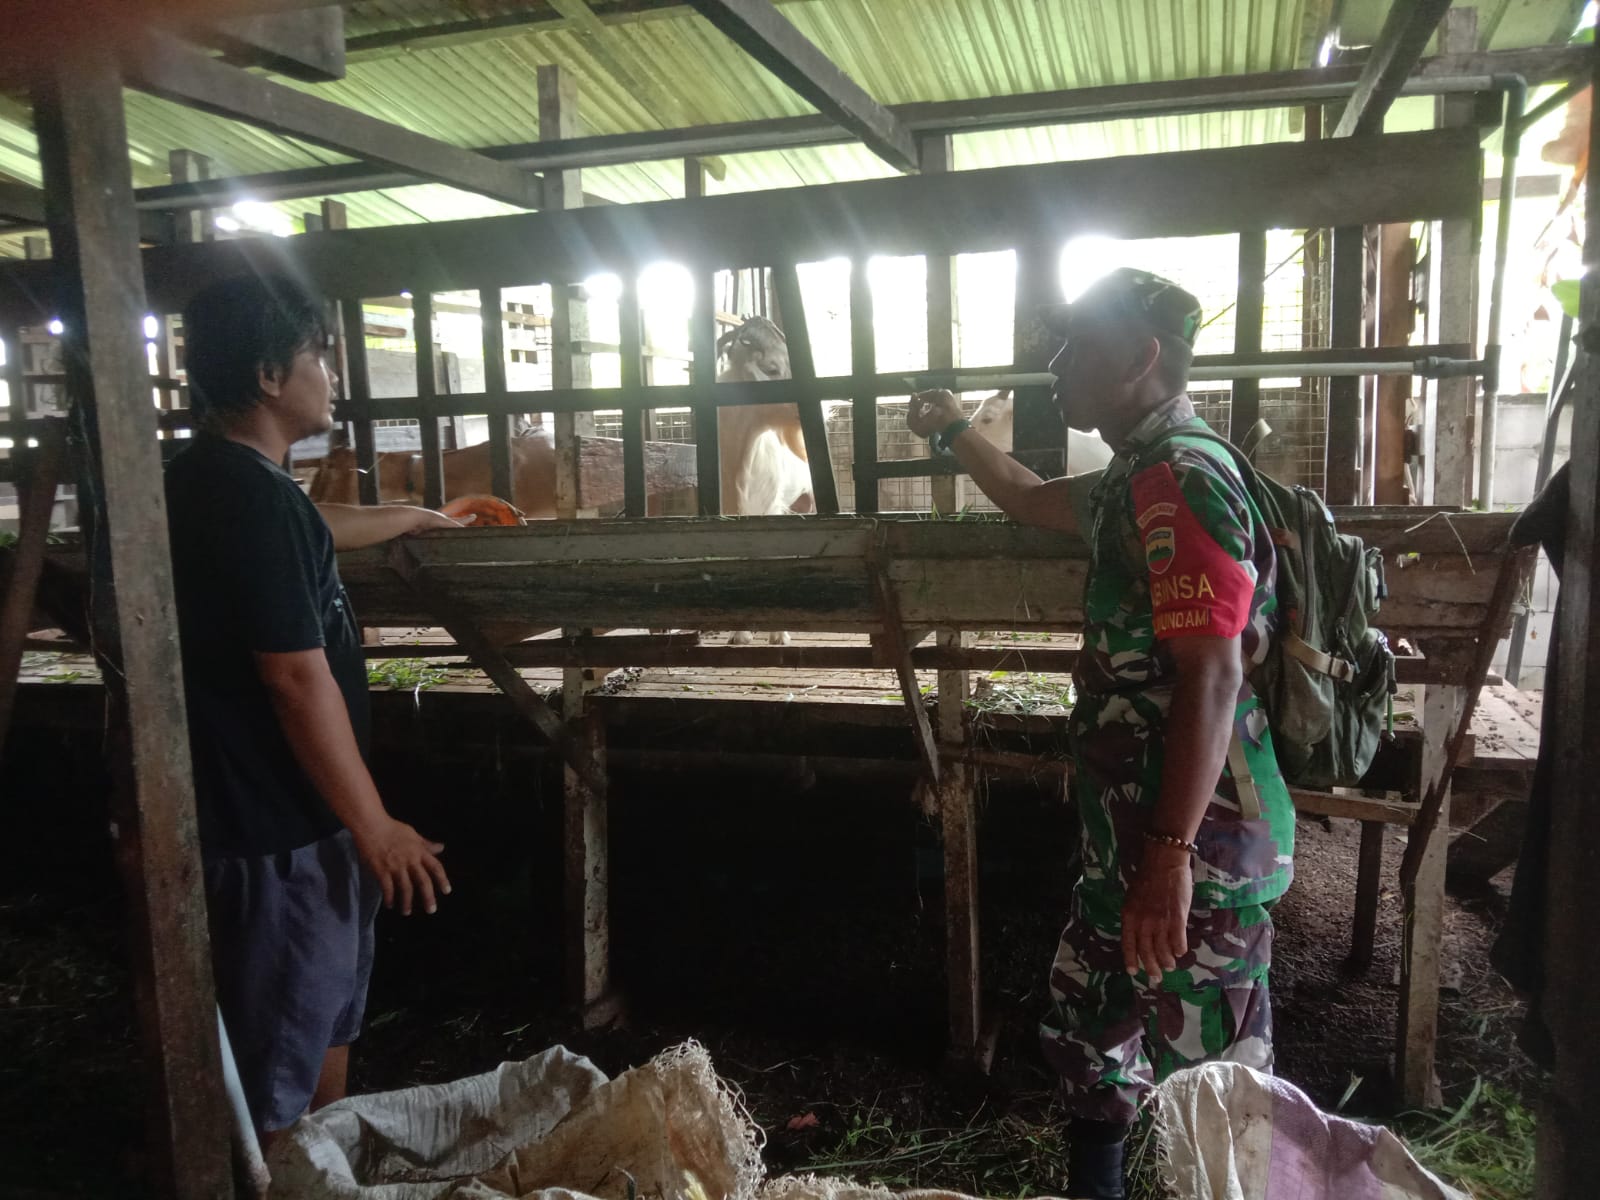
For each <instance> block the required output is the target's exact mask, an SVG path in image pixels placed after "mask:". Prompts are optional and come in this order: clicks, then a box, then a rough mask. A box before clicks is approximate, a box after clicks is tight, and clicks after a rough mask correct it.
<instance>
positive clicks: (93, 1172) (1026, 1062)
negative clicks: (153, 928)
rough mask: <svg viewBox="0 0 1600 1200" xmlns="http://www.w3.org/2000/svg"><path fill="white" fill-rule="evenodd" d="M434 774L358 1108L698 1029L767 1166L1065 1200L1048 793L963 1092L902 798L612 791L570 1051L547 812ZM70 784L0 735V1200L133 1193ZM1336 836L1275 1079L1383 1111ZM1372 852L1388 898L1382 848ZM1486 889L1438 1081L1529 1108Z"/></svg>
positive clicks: (1386, 1107)
mask: <svg viewBox="0 0 1600 1200" xmlns="http://www.w3.org/2000/svg"><path fill="white" fill-rule="evenodd" d="M430 761H432V760H431V759H429V758H428V756H426V755H425V754H423V755H419V761H415V762H410V763H402V762H389V763H388V764H386V767H385V769H384V770H383V771H382V772H381V777H382V778H381V780H380V782H381V783H382V785H383V786H384V788H385V791H386V794H387V795H388V796H389V798H390V800H391V803H392V804H394V805H395V806H396V807H398V808H399V809H400V810H401V811H402V812H403V813H404V814H405V815H406V816H407V817H408V818H409V819H413V820H414V821H415V822H416V823H417V824H418V825H419V826H420V827H421V828H423V829H425V830H426V831H428V832H429V833H431V834H433V835H434V836H437V837H439V838H441V839H442V840H443V841H444V842H445V843H446V844H447V847H448V848H447V851H446V861H447V862H448V863H449V864H450V869H451V872H452V877H453V882H454V884H455V890H454V894H453V895H452V896H451V897H450V898H449V899H448V901H447V902H446V904H445V905H444V906H443V907H442V909H441V911H440V912H439V913H438V914H437V915H436V916H434V917H413V918H411V919H409V920H402V919H399V918H396V917H392V916H389V915H385V916H384V917H382V918H381V919H380V956H379V960H378V968H377V972H376V975H375V978H374V981H373V987H372V993H371V998H370V1004H369V1010H368V1028H367V1033H366V1035H365V1036H364V1037H363V1039H362V1040H361V1042H360V1043H359V1045H358V1047H357V1049H356V1052H355V1057H354V1067H353V1069H354V1084H355V1086H356V1087H357V1088H359V1089H363V1090H372V1089H383V1088H392V1087H401V1086H405V1085H409V1084H415V1083H424V1082H434V1081H439V1080H445V1079H451V1078H455V1077H458V1076H461V1075H465V1074H469V1073H473V1072H477V1071H481V1070H484V1069H487V1068H489V1067H492V1066H494V1065H495V1064H496V1063H498V1062H501V1061H503V1060H507V1059H517V1058H520V1057H524V1056H526V1055H528V1054H531V1053H533V1052H535V1051H537V1050H540V1049H543V1048H544V1047H546V1046H548V1045H551V1044H553V1043H558V1042H559V1043H564V1044H566V1045H567V1046H569V1047H571V1048H573V1049H575V1050H578V1051H580V1052H582V1053H584V1054H587V1055H589V1056H590V1057H591V1058H593V1059H594V1061H595V1062H596V1063H597V1064H598V1065H599V1066H600V1067H601V1068H602V1069H604V1070H606V1071H607V1072H618V1071H621V1070H623V1069H625V1068H627V1067H629V1066H631V1065H634V1064H637V1063H639V1062H641V1061H643V1060H645V1059H647V1058H648V1057H649V1056H650V1055H652V1054H654V1053H655V1052H657V1051H658V1050H660V1049H662V1048H664V1047H666V1046H669V1045H671V1044H673V1043H675V1042H678V1041H680V1040H682V1039H684V1038H689V1037H693V1038H696V1039H698V1040H700V1041H701V1042H703V1043H704V1044H705V1045H706V1046H707V1047H708V1048H709V1049H710V1051H711V1054H712V1056H713V1059H714V1060H715V1062H716V1063H717V1065H718V1067H719V1068H720V1070H721V1071H722V1073H723V1074H724V1075H725V1076H726V1077H727V1078H728V1079H729V1080H730V1081H732V1082H733V1083H735V1084H737V1085H738V1086H739V1087H740V1088H741V1089H742V1090H743V1092H744V1096H745V1099H746V1102H747V1104H748V1105H749V1108H750V1111H751V1113H752V1114H753V1115H754V1117H755V1119H756V1120H757V1121H758V1122H759V1123H760V1124H761V1125H762V1127H763V1128H764V1129H765V1130H766V1131H767V1135H768V1144H767V1151H766V1159H767V1163H768V1166H769V1169H770V1170H772V1171H774V1172H778V1171H784V1170H798V1169H805V1170H815V1171H825V1172H829V1173H838V1174H846V1175H853V1176H856V1177H858V1178H860V1179H862V1180H882V1181H885V1182H889V1183H891V1184H894V1185H899V1186H905V1185H922V1186H929V1185H938V1186H941V1187H948V1188H954V1189H960V1190H964V1191H968V1192H972V1193H975V1194H979V1195H992V1196H1020V1195H1027V1194H1035V1193H1041V1192H1045V1193H1052V1192H1054V1193H1059V1190H1060V1187H1061V1184H1062V1181H1063V1163H1062V1146H1061V1136H1060V1135H1061V1116H1060V1112H1059V1109H1058V1107H1057V1106H1056V1104H1055V1102H1054V1101H1053V1099H1052V1096H1051V1091H1050V1080H1049V1078H1048V1076H1047V1074H1046V1072H1045V1070H1044V1067H1043V1064H1042V1062H1041V1059H1040V1057H1039V1054H1038V1051H1037V1049H1036V1046H1035V1042H1034V1033H1033V1030H1034V1025H1035V1022H1036V1021H1037V1019H1038V1017H1039V1015H1040V1013H1041V1012H1042V1010H1043V1005H1044V999H1045V971H1046V968H1047V966H1048V964H1049V961H1050V958H1051V955H1052V953H1053V950H1054V945H1055V939H1056V935H1057V933H1058V932H1059V924H1060V920H1061V916H1062V914H1063V912H1064V911H1065V906H1066V900H1067V895H1068V891H1069V888H1070V884H1071V873H1070V872H1071V867H1070V861H1071V844H1072V840H1071V821H1072V814H1071V811H1070V809H1069V808H1068V807H1067V806H1066V805H1065V804H1064V803H1063V802H1062V801H1061V799H1060V798H1059V797H1058V796H1055V797H1052V796H1049V795H1045V794H1041V793H1039V792H1035V791H1032V790H1028V789H1022V788H999V787H997V788H995V789H994V790H993V791H992V793H991V794H990V795H989V796H988V798H987V799H986V801H985V803H984V807H983V812H982V823H981V839H982V840H981V846H982V889H983V894H982V903H983V918H984V924H983V946H984V956H985V964H984V965H985V971H986V981H987V984H988V988H989V992H990V1003H991V1006H992V1012H993V1013H994V1014H995V1016H996V1017H997V1019H998V1020H999V1022H1000V1027H999V1028H1000V1032H999V1042H998V1053H997V1056H996V1061H995V1067H994V1071H993V1073H992V1075H991V1076H990V1077H988V1078H975V1077H973V1076H971V1075H968V1074H964V1073H961V1072H952V1071H948V1070H945V1069H943V1068H942V1063H941V1059H942V1043H943V1030H944V1021H945V1014H944V999H943V997H944V981H943V974H942V967H941V962H942V947H941V940H942V918H941V914H942V908H941V896H940V857H939V846H938V842H937V838H936V836H935V831H934V830H933V829H932V828H931V827H930V826H929V825H928V824H927V823H926V822H925V821H923V820H922V819H921V818H920V817H919V816H918V815H917V814H916V813H915V812H913V811H912V809H911V807H910V805H909V804H908V803H907V799H906V797H905V796H902V795H899V794H897V793H892V792H890V791H886V790H885V789H883V788H882V787H874V788H872V789H870V790H869V789H856V788H852V787H850V786H846V785H842V784H839V783H830V782H826V781H825V782H823V783H821V784H814V785H812V786H807V784H806V782H805V781H799V780H796V781H793V782H790V783H785V782H782V781H778V782H775V781H773V780H772V779H770V778H763V779H749V778H745V779H741V778H737V777H727V778H723V779H719V780H709V781H708V780H705V779H691V778H689V777H686V776H685V777H672V776H661V775H653V776H648V777H645V776H629V775H621V776H619V777H618V778H617V780H616V788H615V797H614V800H613V807H612V816H611V823H612V833H613V846H614V864H613V879H614V889H615V894H614V898H613V904H614V945H615V964H616V975H617V980H618V983H619V985H620V987H621V989H622V991H623V993H624V994H625V995H626V997H627V1002H628V1011H629V1015H628V1019H627V1021H626V1023H625V1024H624V1025H623V1026H622V1027H620V1028H614V1029H610V1030H606V1031H603V1032H597V1033H582V1032H579V1031H577V1030H576V1029H575V1027H574V1023H573V1020H572V1017H571V1014H570V1012H569V1011H568V1010H567V1009H566V1007H565V1006H564V1005H563V1004H562V1002H561V996H560V985H559V966H560V947H559V944H558V942H557V938H556V932H555V930H556V925H555V915H556V912H557V910H558V905H559V898H560V886H561V882H560V862H559V842H558V838H557V834H558V830H559V818H560V803H559V795H558V794H556V793H555V792H554V791H553V790H552V788H551V787H550V786H549V784H548V782H546V781H545V780H544V779H542V777H541V776H540V775H539V774H538V772H537V771H535V770H534V769H533V768H531V767H530V768H528V769H527V770H525V771H524V770H517V769H514V768H513V767H509V766H507V765H506V764H504V763H502V764H500V766H501V768H503V769H502V770H496V768H495V766H494V765H493V762H492V759H491V760H490V761H489V763H488V764H487V765H485V766H482V767H481V768H479V769H477V770H475V771H474V770H470V769H465V768H462V767H459V766H457V767H450V768H445V767H442V766H439V765H437V763H435V765H432V766H430V765H429V762H430ZM480 761H482V759H481V757H480ZM93 762H94V746H93V745H92V744H88V743H86V742H85V740H84V738H83V736H82V735H79V736H78V737H77V738H76V739H74V738H70V737H68V736H66V735H58V736H52V737H49V738H40V737H37V736H30V737H28V738H26V739H21V738H18V739H13V743H12V747H11V759H10V764H9V767H10V769H13V770H15V771H16V772H17V773H16V774H14V775H12V776H11V779H12V780H20V781H21V783H22V785H23V786H8V789H7V794H6V795H5V796H4V797H3V799H0V815H3V817H4V821H5V825H6V828H7V829H8V831H9V832H10V833H11V839H10V845H11V848H12V853H11V855H10V856H9V858H10V862H9V864H8V869H7V871H6V872H4V873H3V874H0V1163H3V1164H4V1168H3V1172H0V1195H4V1196H29V1197H44V1196H57V1195H59V1196H69V1195H70V1196H102V1195H106V1196H109V1195H117V1196H119V1197H130V1196H138V1195H142V1194H145V1193H144V1189H143V1185H142V1178H143V1171H142V1152H141V1149H140V1139H141V1136H142V1132H143V1130H142V1126H141V1118H140V1112H141V1107H142V1106H141V1100H142V1086H143V1083H142V1078H141V1076H140V1073H139V1070H138V1063H137V1054H136V1047H137V1043H136V1040H135V1036H134V1024H133V1015H132V1005H131V999H130V996H129V985H128V974H127V969H126V966H125V955H124V952H123V926H122V910H123V904H122V901H121V898H120V893H119V891H118V887H117V883H116V880H115V878H114V875H113V873H112V868H111V863H110V854H109V850H108V848H107V843H106V839H105V836H104V831H105V814H104V810H103V808H102V807H101V805H100V803H99V800H98V797H99V795H100V789H101V784H100V781H99V780H98V779H97V778H96V775H95V771H94V769H93ZM1356 842H1357V837H1356V827H1355V825H1354V824H1353V823H1351V822H1347V821H1336V822H1333V823H1332V827H1331V829H1330V828H1325V827H1324V825H1323V824H1322V823H1320V822H1317V821H1302V822H1301V824H1300V845H1299V851H1298V854H1297V856H1296V874H1297V879H1296V883H1295V886H1294V888H1293V889H1292V890H1291V892H1290V893H1289V895H1288V896H1287V897H1286V898H1285V899H1284V901H1283V902H1282V903H1281V904H1280V905H1279V907H1278V909H1277V911H1276V914H1275V919H1276V921H1277V924H1278V929H1279V933H1278V938H1277V945H1276V961H1275V963H1274V973H1273V990H1274V1005H1275V1016H1276V1036H1277V1045H1278V1052H1279V1061H1278V1067H1279V1071H1280V1073H1281V1074H1283V1075H1284V1076H1286V1077H1287V1078H1289V1079H1291V1080H1293V1081H1294V1082H1296V1083H1298V1084H1300V1085H1301V1086H1302V1087H1304V1088H1305V1089H1306V1090H1307V1091H1308V1092H1309V1093H1310V1094H1311V1095H1312V1096H1313V1097H1314V1098H1315V1099H1316V1100H1317V1101H1318V1102H1319V1103H1320V1104H1321V1105H1323V1106H1324V1107H1326V1108H1333V1107H1335V1106H1337V1105H1339V1104H1340V1103H1341V1101H1343V1103H1344V1110H1345V1111H1346V1112H1350V1113H1355V1114H1362V1115H1372V1116H1376V1117H1387V1116H1389V1115H1391V1114H1392V1113H1393V1111H1394V1106H1393V1101H1392V1097H1391V1095H1390V1092H1389V1086H1388V1078H1389V1071H1388V1068H1387V1065H1386V1059H1387V1055H1388V1052H1389V1048H1390V1045H1391V1042H1392V1038H1393V1028H1394V1017H1395V1004H1396V991H1397V989H1396V984H1395V978H1394V976H1395V971H1396V965H1397V961H1398V948H1399V940H1400V930H1399V922H1398V915H1399V901H1398V896H1397V894H1396V893H1395V892H1394V891H1392V890H1390V891H1387V892H1386V893H1385V896H1384V902H1383V909H1382V924H1381V927H1380V932H1379V938H1378V949H1377V956H1376V961H1375V962H1374V965H1373V967H1372V969H1371V971H1370V972H1369V973H1368V974H1367V976H1366V978H1364V979H1361V980H1355V981H1352V980H1349V979H1346V978H1345V977H1344V976H1343V975H1342V974H1341V963H1342V960H1343V958H1344V955H1345V952H1346V949H1347V946H1348V940H1349V913H1350V907H1351V899H1352V896H1353V893H1354V878H1355V855H1356ZM1388 849H1389V851H1390V854H1389V859H1388V863H1387V871H1386V876H1387V877H1388V878H1390V879H1392V878H1393V873H1394V867H1395V865H1396V864H1397V863H1398V859H1399V854H1400V850H1401V842H1400V837H1399V835H1396V836H1395V837H1392V838H1391V839H1390V843H1389V847H1388ZM1498 895H1499V893H1498V892H1495V893H1491V894H1490V895H1488V896H1487V898H1484V899H1479V900H1475V901H1473V902H1471V903H1453V904H1452V908H1451V912H1450V922H1449V928H1450V945H1449V954H1448V958H1449V962H1450V963H1451V964H1452V969H1451V971H1450V975H1451V986H1450V987H1449V988H1448V989H1447V990H1446V992H1445V994H1444V1010H1443V1024H1442V1038H1441V1043H1440V1054H1439V1062H1440V1068H1441V1074H1442V1077H1443V1081H1444V1085H1445V1092H1446V1100H1447V1106H1449V1107H1451V1108H1455V1107H1458V1106H1460V1105H1461V1104H1462V1102H1463V1099H1464V1098H1465V1097H1467V1096H1469V1095H1474V1096H1475V1095H1476V1094H1477V1093H1475V1092H1474V1091H1473V1089H1474V1085H1475V1083H1476V1082H1477V1081H1478V1080H1479V1079H1480V1078H1483V1079H1487V1080H1490V1081H1492V1082H1493V1083H1494V1084H1495V1086H1496V1087H1497V1088H1498V1089H1500V1091H1501V1092H1502V1093H1503V1094H1506V1095H1510V1096H1512V1097H1514V1098H1520V1099H1521V1100H1522V1101H1523V1102H1525V1103H1529V1104H1531V1103H1532V1100H1533V1089H1534V1088H1535V1087H1536V1076H1535V1075H1534V1073H1533V1072H1532V1071H1531V1069H1530V1068H1529V1067H1528V1066H1527V1064H1526V1063H1525V1060H1523V1059H1522V1057H1521V1056H1520V1053H1519V1052H1518V1051H1517V1049H1516V1047H1515V1045H1514V1041H1513V1039H1514V1032H1515V1027H1516V1022H1517V1019H1518V1014H1517V1009H1516V1006H1515V1004H1514V1002H1513V999H1512V997H1511V996H1510V994H1509V993H1508V992H1507V990H1506V989H1505V987H1504V985H1503V984H1502V983H1501V982H1500V981H1499V980H1498V977H1497V976H1495V975H1494V973H1493V972H1492V971H1491V970H1490V969H1489V968H1488V966H1487V962H1486V955H1487V949H1488V944H1489V942H1490V940H1491V938H1492V933H1493V928H1494V925H1495V922H1496V920H1497V915H1498V910H1499V907H1500V905H1501V902H1500V901H1499V899H1498V898H1497V897H1498ZM1136 1194H1138V1195H1149V1194H1151V1193H1150V1192H1149V1190H1148V1188H1147V1187H1141V1189H1139V1190H1137V1191H1136ZM1482 1194H1483V1195H1486V1196H1487V1195H1507V1194H1510V1193H1505V1192H1492V1191H1486V1192H1483V1193H1482Z"/></svg>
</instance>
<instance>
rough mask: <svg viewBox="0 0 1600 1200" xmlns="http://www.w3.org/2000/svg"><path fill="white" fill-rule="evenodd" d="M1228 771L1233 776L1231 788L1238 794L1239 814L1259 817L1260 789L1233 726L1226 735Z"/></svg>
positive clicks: (1250, 817) (1242, 744) (1237, 731)
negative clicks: (1230, 732)
mask: <svg viewBox="0 0 1600 1200" xmlns="http://www.w3.org/2000/svg"><path fill="white" fill-rule="evenodd" d="M1228 772H1229V774H1231V775H1232V776H1233V790H1234V791H1235V792H1237V793H1238V794H1239V815H1240V816H1241V817H1243V818H1244V819H1245V820H1246V821H1259V820H1260V819H1261V789H1260V788H1258V787H1256V778H1255V776H1254V775H1252V774H1251V773H1250V763H1249V760H1247V759H1246V758H1245V756H1244V743H1243V742H1242V741H1240V740H1239V730H1238V729H1237V728H1235V729H1234V730H1233V732H1232V734H1230V735H1229V737H1228Z"/></svg>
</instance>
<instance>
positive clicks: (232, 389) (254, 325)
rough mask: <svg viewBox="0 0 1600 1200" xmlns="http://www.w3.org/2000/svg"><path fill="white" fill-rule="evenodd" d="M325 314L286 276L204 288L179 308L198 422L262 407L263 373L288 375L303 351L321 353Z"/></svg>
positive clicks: (239, 279)
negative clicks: (271, 371)
mask: <svg viewBox="0 0 1600 1200" xmlns="http://www.w3.org/2000/svg"><path fill="white" fill-rule="evenodd" d="M329 333H330V329H329V325H328V316H327V309H326V306H325V305H324V303H323V301H322V300H321V299H320V298H318V297H317V296H314V295H312V294H311V293H310V292H309V291H307V290H306V289H305V288H303V287H301V286H300V285H299V284H298V283H296V282H295V281H294V280H292V279H290V278H289V277H288V276H286V275H239V276H235V277H233V278H230V279H221V280H218V281H217V282H216V283H213V284H209V285H207V286H206V287H205V288H203V289H202V290H201V291H200V292H199V293H198V294H197V295H196V296H195V297H194V299H192V300H190V301H189V303H188V304H187V305H186V306H185V307H184V310H183V344H184V366H185V368H186V369H187V370H188V373H189V403H190V405H191V407H192V408H193V409H194V414H195V417H196V418H197V419H200V420H204V419H206V418H208V417H213V416H227V415H230V414H233V413H241V412H248V411H249V410H250V409H252V408H254V407H255V406H256V405H257V404H258V403H260V401H261V388H260V383H259V380H258V378H257V375H258V372H260V371H261V370H263V369H265V370H269V371H270V370H276V371H281V372H287V371H288V370H289V369H290V367H291V366H292V364H293V363H294V359H295V356H296V355H297V354H299V353H300V351H302V350H306V349H317V350H321V349H322V348H323V347H324V346H326V345H327V343H328V336H329Z"/></svg>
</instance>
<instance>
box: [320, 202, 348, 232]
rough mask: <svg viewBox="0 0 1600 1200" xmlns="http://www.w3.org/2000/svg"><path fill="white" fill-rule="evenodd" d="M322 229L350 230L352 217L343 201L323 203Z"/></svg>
mask: <svg viewBox="0 0 1600 1200" xmlns="http://www.w3.org/2000/svg"><path fill="white" fill-rule="evenodd" d="M322 227H323V228H324V229H348V228H350V215H349V212H348V211H347V210H346V208H345V206H344V201H343V200H324V201H323V202H322Z"/></svg>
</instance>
